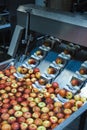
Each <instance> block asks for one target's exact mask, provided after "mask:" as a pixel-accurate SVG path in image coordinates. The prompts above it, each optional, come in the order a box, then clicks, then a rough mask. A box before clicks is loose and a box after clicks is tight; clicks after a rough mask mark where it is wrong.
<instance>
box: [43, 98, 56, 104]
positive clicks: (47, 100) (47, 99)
mask: <svg viewBox="0 0 87 130" xmlns="http://www.w3.org/2000/svg"><path fill="white" fill-rule="evenodd" d="M45 102H46V103H47V104H50V103H53V102H54V100H53V99H51V98H50V97H48V98H46V100H45Z"/></svg>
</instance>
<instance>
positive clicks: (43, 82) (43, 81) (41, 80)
mask: <svg viewBox="0 0 87 130" xmlns="http://www.w3.org/2000/svg"><path fill="white" fill-rule="evenodd" d="M38 82H39V84H40V85H45V84H46V80H45V79H43V78H40V79H39V80H38Z"/></svg>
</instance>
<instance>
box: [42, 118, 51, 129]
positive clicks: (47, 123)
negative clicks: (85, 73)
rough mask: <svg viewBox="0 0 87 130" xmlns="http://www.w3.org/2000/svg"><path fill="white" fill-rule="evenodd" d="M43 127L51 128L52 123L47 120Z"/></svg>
mask: <svg viewBox="0 0 87 130" xmlns="http://www.w3.org/2000/svg"><path fill="white" fill-rule="evenodd" d="M43 126H45V127H46V128H48V127H50V126H51V122H50V121H49V120H45V121H43Z"/></svg>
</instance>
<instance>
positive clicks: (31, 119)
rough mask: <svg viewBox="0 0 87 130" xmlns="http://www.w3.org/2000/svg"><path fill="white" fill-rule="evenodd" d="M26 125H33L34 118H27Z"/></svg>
mask: <svg viewBox="0 0 87 130" xmlns="http://www.w3.org/2000/svg"><path fill="white" fill-rule="evenodd" d="M26 123H27V124H28V125H30V124H33V123H34V119H33V118H27V119H26Z"/></svg>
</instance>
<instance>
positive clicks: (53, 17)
mask: <svg viewBox="0 0 87 130" xmlns="http://www.w3.org/2000/svg"><path fill="white" fill-rule="evenodd" d="M30 9H32V12H31V24H30V28H31V30H33V31H37V32H41V33H44V34H49V35H53V36H55V37H57V38H60V39H63V40H66V41H70V42H73V43H77V44H79V45H82V46H85V47H87V36H86V34H87V17H86V16H84V15H79V14H72V13H63V12H59V11H54V10H49V9H47V8H42V7H38V6H34V5H23V6H19V8H18V9H17V11H18V12H20V13H25V15H26V12H27V11H28V10H30ZM20 23H21V21H20V22H19V24H20ZM23 24H24V23H23Z"/></svg>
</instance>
